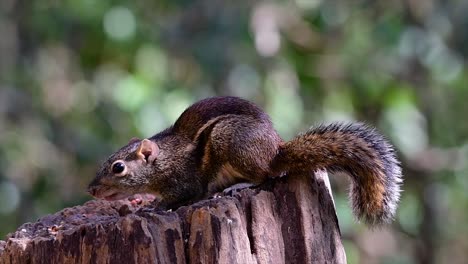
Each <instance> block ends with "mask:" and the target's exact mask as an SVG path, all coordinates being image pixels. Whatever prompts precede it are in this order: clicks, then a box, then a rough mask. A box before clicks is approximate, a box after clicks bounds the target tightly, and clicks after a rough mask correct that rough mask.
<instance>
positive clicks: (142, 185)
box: [88, 97, 402, 225]
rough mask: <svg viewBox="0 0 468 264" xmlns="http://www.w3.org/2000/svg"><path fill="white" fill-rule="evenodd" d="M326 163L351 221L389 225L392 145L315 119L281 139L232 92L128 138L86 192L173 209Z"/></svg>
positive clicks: (394, 198)
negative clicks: (346, 197) (346, 187)
mask: <svg viewBox="0 0 468 264" xmlns="http://www.w3.org/2000/svg"><path fill="white" fill-rule="evenodd" d="M319 169H326V170H327V171H329V172H344V173H346V174H348V175H349V176H350V177H351V180H352V181H351V182H352V183H351V189H350V200H351V204H352V208H353V211H354V213H355V215H356V216H357V218H358V219H362V220H364V221H365V222H366V223H368V224H370V225H378V224H382V223H389V222H390V221H391V220H392V219H393V217H394V215H395V211H396V208H397V205H398V200H399V197H400V185H401V182H402V178H401V177H402V176H401V168H400V164H399V162H398V160H397V158H396V155H395V151H394V149H393V147H392V146H391V145H390V144H389V143H388V142H387V141H386V140H385V138H384V137H383V136H382V135H380V134H379V133H378V132H377V131H376V130H375V129H373V128H371V127H369V126H367V125H364V124H362V123H350V124H341V123H334V124H331V125H321V126H318V127H316V128H311V129H310V130H308V131H306V132H305V133H302V134H299V135H298V136H297V137H295V138H293V139H292V140H291V141H288V142H285V141H283V140H282V139H281V138H280V136H279V135H278V133H277V132H276V130H275V129H274V128H273V124H272V122H271V121H270V118H269V116H268V115H267V114H266V113H264V112H263V111H262V110H261V109H260V108H259V107H257V106H256V105H254V104H253V103H251V102H249V101H247V100H244V99H241V98H237V97H213V98H208V99H204V100H201V101H199V102H197V103H195V104H193V105H192V106H190V107H189V108H187V109H186V110H185V111H184V112H183V113H182V114H181V116H180V117H179V118H178V119H177V121H176V122H175V123H174V125H173V126H171V127H169V128H167V129H165V130H164V131H162V132H160V133H158V134H156V135H154V136H152V137H151V138H148V139H143V140H139V139H132V140H131V141H130V142H129V143H128V144H127V145H125V146H124V147H122V148H121V149H119V150H118V151H117V152H115V153H114V154H112V155H111V156H110V157H109V158H108V159H107V161H105V162H104V163H103V164H102V165H101V167H100V169H99V170H98V172H97V174H96V177H95V179H94V180H93V181H92V182H91V183H90V185H89V187H88V191H89V193H90V194H92V195H93V196H95V197H96V198H102V199H106V200H116V199H122V198H125V197H128V196H130V195H132V194H136V193H152V194H156V195H157V196H158V197H159V198H160V199H161V200H160V204H161V206H163V207H164V206H165V207H169V208H176V207H178V206H180V205H184V204H187V203H190V202H194V201H197V200H200V199H203V198H206V197H208V196H209V195H210V194H213V193H215V192H217V191H220V190H222V189H224V188H226V187H229V186H231V185H233V184H236V183H240V182H250V183H253V184H260V183H262V182H264V181H265V180H266V179H268V177H277V176H280V175H283V174H284V173H286V174H287V173H293V172H294V173H302V172H305V173H307V172H312V171H316V170H319Z"/></svg>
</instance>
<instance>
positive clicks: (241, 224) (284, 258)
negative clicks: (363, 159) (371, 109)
mask: <svg viewBox="0 0 468 264" xmlns="http://www.w3.org/2000/svg"><path fill="white" fill-rule="evenodd" d="M327 186H328V178H327V175H326V173H317V174H316V175H315V177H309V176H307V177H306V176H302V177H300V176H294V175H291V176H288V177H283V178H281V179H276V180H272V181H270V182H268V183H266V184H264V185H263V186H261V187H259V188H255V189H244V190H241V191H240V192H238V193H235V194H231V195H225V196H222V197H216V198H213V199H210V200H204V201H201V202H198V203H196V204H193V205H191V206H186V207H181V208H179V209H178V210H177V211H175V212H155V211H153V210H151V207H148V206H146V207H145V206H137V205H132V204H130V203H129V202H127V201H116V202H105V201H89V202H87V203H85V204H84V205H83V206H76V207H73V208H66V209H64V210H62V211H60V212H58V213H55V214H53V215H48V216H45V217H43V218H41V219H39V220H38V221H37V222H35V223H27V224H24V225H22V226H21V227H20V228H19V229H18V230H17V231H16V232H15V233H12V234H10V235H9V236H8V237H7V239H6V241H0V263H1V264H4V263H5V264H6V263H242V264H244V263H346V256H345V253H344V250H343V246H342V244H341V239H340V232H339V227H338V221H337V218H336V214H335V209H334V205H333V199H332V198H331V196H330V194H331V192H329V188H328V187H327Z"/></svg>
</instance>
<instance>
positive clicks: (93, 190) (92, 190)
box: [87, 186, 96, 196]
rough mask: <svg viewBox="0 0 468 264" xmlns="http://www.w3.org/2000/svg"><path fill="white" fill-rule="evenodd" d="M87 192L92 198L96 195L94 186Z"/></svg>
mask: <svg viewBox="0 0 468 264" xmlns="http://www.w3.org/2000/svg"><path fill="white" fill-rule="evenodd" d="M87 191H88V193H89V194H91V195H92V196H94V195H95V194H96V188H95V187H94V186H89V187H88V190H87Z"/></svg>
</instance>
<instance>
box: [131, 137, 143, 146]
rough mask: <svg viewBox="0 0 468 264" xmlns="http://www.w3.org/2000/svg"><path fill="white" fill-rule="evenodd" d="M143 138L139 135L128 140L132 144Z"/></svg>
mask: <svg viewBox="0 0 468 264" xmlns="http://www.w3.org/2000/svg"><path fill="white" fill-rule="evenodd" d="M140 140H141V139H139V138H137V137H132V138H131V139H130V140H129V141H128V144H132V143H135V142H138V141H140Z"/></svg>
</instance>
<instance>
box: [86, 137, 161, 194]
mask: <svg viewBox="0 0 468 264" xmlns="http://www.w3.org/2000/svg"><path fill="white" fill-rule="evenodd" d="M158 154H159V147H158V144H157V143H156V142H153V141H151V140H149V139H143V140H140V139H137V138H134V139H131V140H130V142H129V143H128V144H127V145H126V146H124V147H122V148H121V149H119V150H118V151H117V152H115V153H114V154H113V155H112V156H110V157H109V158H108V159H107V160H106V161H105V162H104V163H103V164H102V165H101V167H100V168H99V170H98V172H97V173H96V177H95V178H94V180H93V181H92V182H91V183H90V184H89V186H88V192H89V193H90V194H91V195H92V196H94V197H96V198H99V199H105V200H118V199H123V198H125V197H128V196H130V195H132V194H136V193H144V192H147V190H146V189H147V186H148V181H149V177H148V176H149V175H150V174H151V173H154V163H155V160H156V159H157V157H158Z"/></svg>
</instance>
